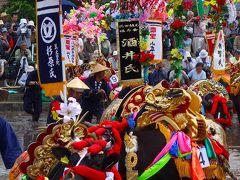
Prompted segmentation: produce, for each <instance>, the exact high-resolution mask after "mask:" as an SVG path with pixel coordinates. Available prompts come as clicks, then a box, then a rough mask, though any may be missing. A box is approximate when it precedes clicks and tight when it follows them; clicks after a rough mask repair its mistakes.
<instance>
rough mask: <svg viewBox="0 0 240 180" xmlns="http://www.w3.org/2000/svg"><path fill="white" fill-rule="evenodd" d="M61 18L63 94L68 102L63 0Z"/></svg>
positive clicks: (60, 9)
mask: <svg viewBox="0 0 240 180" xmlns="http://www.w3.org/2000/svg"><path fill="white" fill-rule="evenodd" d="M59 4H60V6H59V19H60V22H61V26H60V33H61V34H60V37H61V51H62V57H61V59H62V71H63V82H65V83H64V86H63V96H64V103H67V80H66V67H65V65H66V61H65V46H66V45H65V41H64V34H63V27H62V22H63V17H62V14H63V12H62V0H59Z"/></svg>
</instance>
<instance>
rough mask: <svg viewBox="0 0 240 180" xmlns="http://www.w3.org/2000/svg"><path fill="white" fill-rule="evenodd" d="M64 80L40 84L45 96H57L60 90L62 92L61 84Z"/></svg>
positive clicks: (63, 83)
mask: <svg viewBox="0 0 240 180" xmlns="http://www.w3.org/2000/svg"><path fill="white" fill-rule="evenodd" d="M64 85H65V82H57V83H49V84H41V87H42V89H43V90H44V91H45V95H46V96H58V95H60V91H62V92H63V86H64Z"/></svg>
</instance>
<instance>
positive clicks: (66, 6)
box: [62, 0, 77, 13]
mask: <svg viewBox="0 0 240 180" xmlns="http://www.w3.org/2000/svg"><path fill="white" fill-rule="evenodd" d="M73 8H75V9H77V6H76V5H75V4H74V3H73V2H71V1H68V0H62V9H63V12H68V13H69V12H70V10H71V9H73Z"/></svg>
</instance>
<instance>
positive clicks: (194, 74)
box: [188, 62, 207, 83]
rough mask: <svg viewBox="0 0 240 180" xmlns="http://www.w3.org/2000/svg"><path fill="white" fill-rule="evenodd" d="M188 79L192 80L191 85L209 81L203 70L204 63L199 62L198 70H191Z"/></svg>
mask: <svg viewBox="0 0 240 180" xmlns="http://www.w3.org/2000/svg"><path fill="white" fill-rule="evenodd" d="M188 77H189V79H190V80H191V83H193V82H195V81H199V80H204V79H207V75H206V73H205V71H204V70H203V63H201V62H199V63H197V64H196V68H195V69H193V70H191V71H190V72H189V73H188Z"/></svg>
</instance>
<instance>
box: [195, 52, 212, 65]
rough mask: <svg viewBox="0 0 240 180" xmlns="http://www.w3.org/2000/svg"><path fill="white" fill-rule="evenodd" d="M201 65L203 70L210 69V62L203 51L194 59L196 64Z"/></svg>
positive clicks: (206, 53)
mask: <svg viewBox="0 0 240 180" xmlns="http://www.w3.org/2000/svg"><path fill="white" fill-rule="evenodd" d="M199 62H200V63H203V67H204V69H209V68H210V67H211V60H210V58H209V56H208V52H207V51H206V50H205V49H202V50H201V51H200V53H199V56H198V57H197V58H196V63H199Z"/></svg>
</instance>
